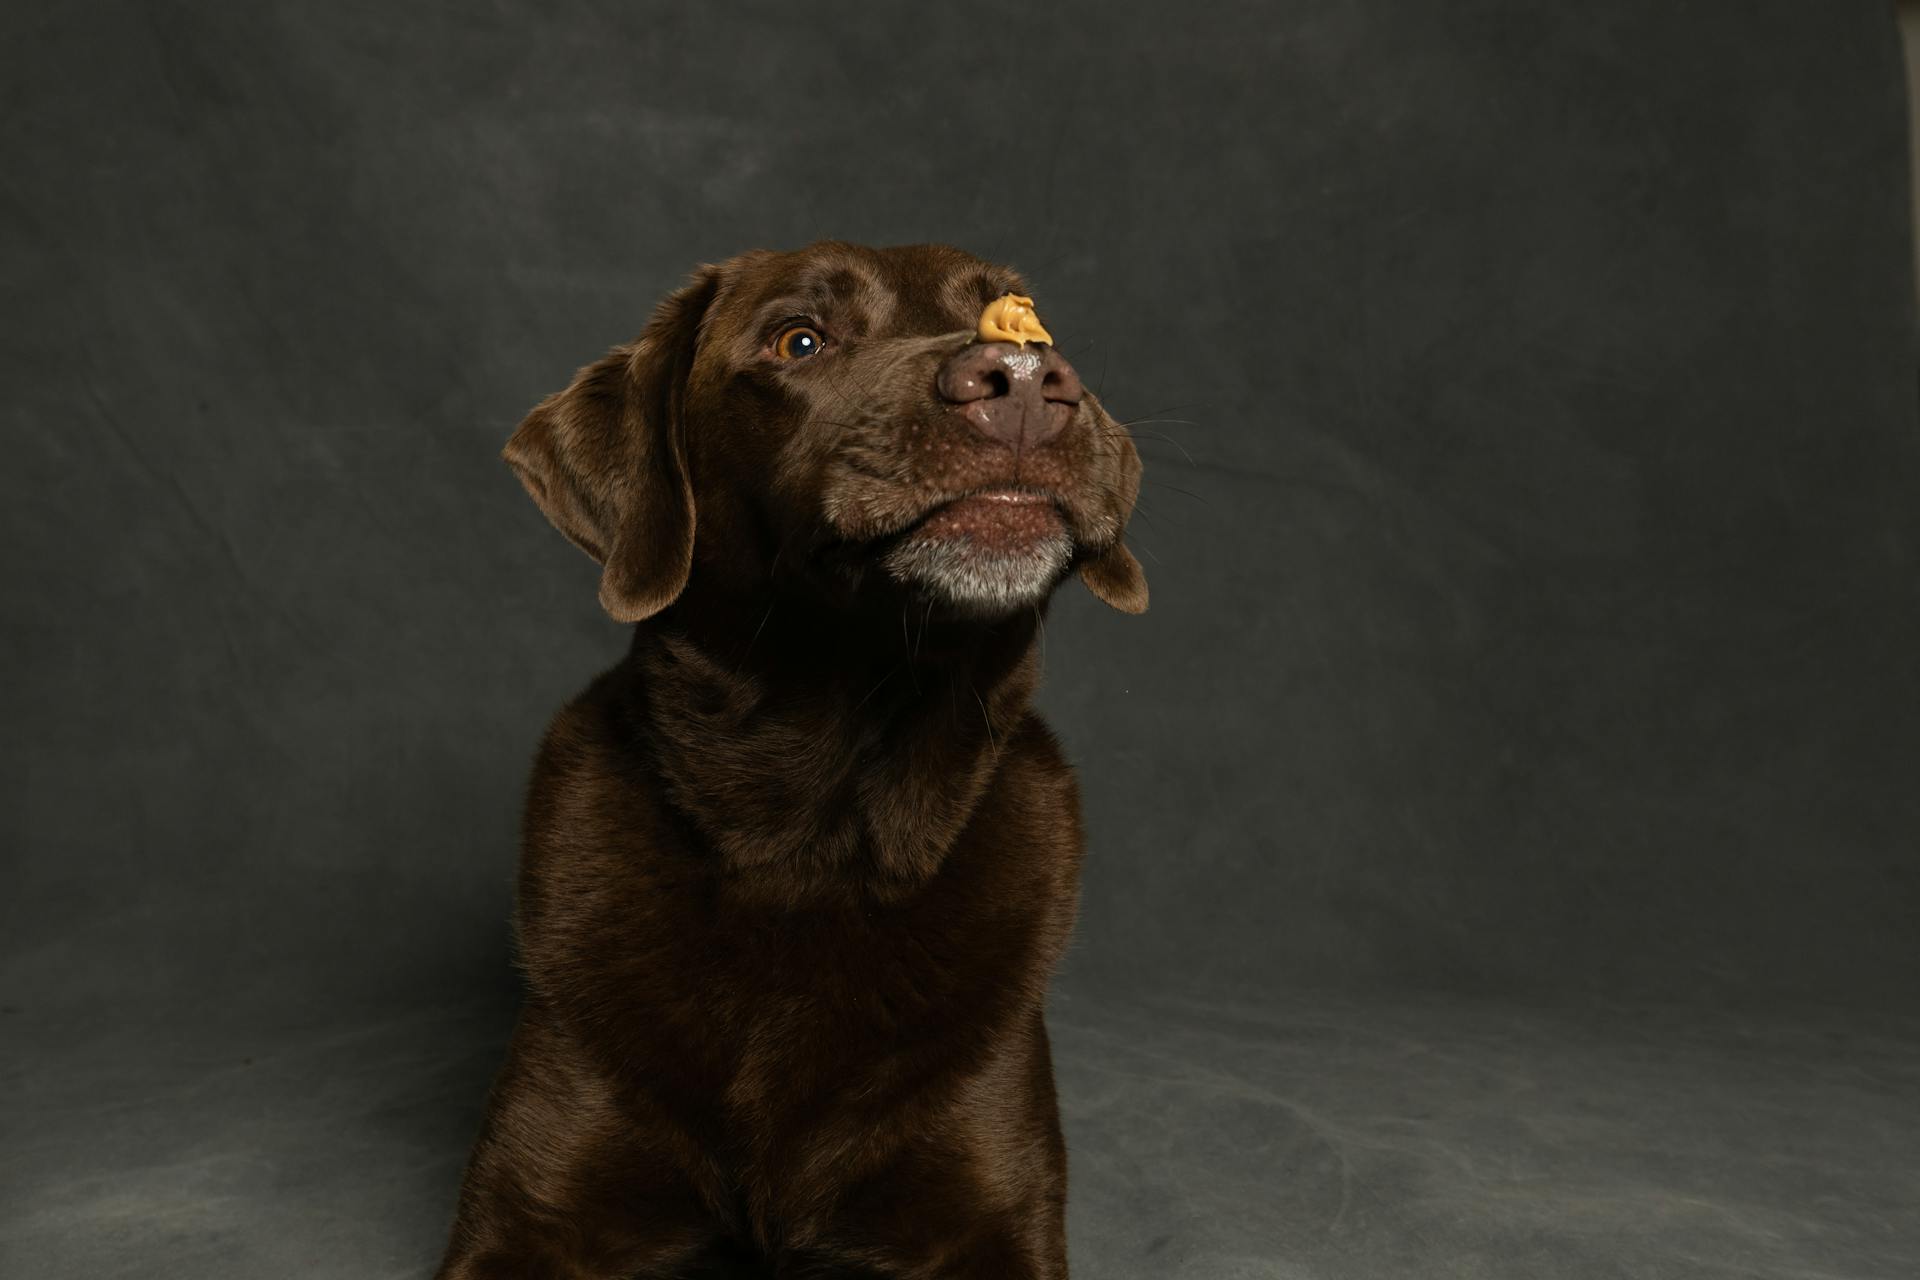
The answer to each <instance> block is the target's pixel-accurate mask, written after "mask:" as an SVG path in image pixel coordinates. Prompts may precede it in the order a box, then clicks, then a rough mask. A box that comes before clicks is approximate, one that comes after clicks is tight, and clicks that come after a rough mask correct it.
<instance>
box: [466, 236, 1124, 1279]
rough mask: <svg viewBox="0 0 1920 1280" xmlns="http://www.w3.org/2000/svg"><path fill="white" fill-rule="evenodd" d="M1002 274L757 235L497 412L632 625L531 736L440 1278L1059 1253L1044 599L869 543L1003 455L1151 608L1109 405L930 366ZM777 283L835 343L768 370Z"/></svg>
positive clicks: (1039, 1273)
mask: <svg viewBox="0 0 1920 1280" xmlns="http://www.w3.org/2000/svg"><path fill="white" fill-rule="evenodd" d="M1018 284H1019V282H1018V279H1017V277H1014V276H1012V275H1011V273H1008V272H1005V271H1003V270H1000V269H998V268H993V267H990V266H988V265H987V264H984V263H980V262H978V261H977V260H975V259H973V258H970V257H968V256H967V255H964V254H961V253H958V252H957V251H954V250H948V249H941V248H937V247H916V248H911V249H900V250H868V249H861V248H857V247H855V246H847V245H820V246H814V247H812V248H810V249H808V250H803V251H800V252H799V253H795V254H754V255H748V256H746V257H743V258H741V259H736V260H735V261H733V262H731V263H728V264H725V265H723V266H721V267H718V268H708V269H705V270H704V271H703V272H701V273H700V275H698V276H697V277H696V279H695V281H694V283H693V284H692V285H690V286H689V287H688V288H687V289H685V290H682V291H681V292H680V293H678V294H676V295H675V296H674V297H673V298H670V299H669V300H668V301H667V302H666V303H665V304H663V306H662V308H661V310H660V312H659V313H658V314H657V315H656V317H655V319H654V322H653V323H652V324H651V325H650V326H649V328H648V330H647V332H646V334H644V335H643V336H642V338H641V339H640V340H639V341H638V342H636V343H635V344H633V345H632V346H630V347H626V348H620V349H617V350H616V352H615V353H613V355H611V356H609V357H608V358H607V359H606V360H603V361H601V362H599V363H598V364H596V365H593V366H589V367H588V368H587V369H585V370H582V371H581V374H580V376H579V377H578V378H577V379H576V381H575V383H574V384H573V385H572V386H571V387H569V388H568V390H567V391H565V392H562V393H560V394H559V395H557V396H554V397H551V398H550V399H549V400H548V401H546V402H544V403H543V404H542V405H541V406H540V407H539V408H537V409H536V410H535V411H534V413H533V415H531V416H530V417H529V418H528V420H527V422H526V423H525V424H523V426H522V427H521V429H520V431H519V432H518V433H516V436H515V439H514V443H513V444H512V445H510V446H509V450H508V457H509V460H510V461H511V462H513V463H514V465H515V467H516V469H517V470H518V471H520V473H521V474H522V478H523V479H524V480H525V481H526V482H527V486H528V488H529V491H530V492H532V493H533V495H534V496H535V498H536V500H538V501H539V502H540V504H541V506H542V508H543V509H545V510H546V511H547V513H548V514H549V516H550V517H551V518H552V519H553V520H554V523H555V524H556V525H558V526H559V527H560V528H561V530H562V531H563V532H565V533H567V535H568V536H569V537H570V538H572V539H573V540H574V541H575V542H576V543H577V544H579V545H581V546H582V547H583V548H584V549H586V550H587V551H588V552H589V553H590V554H592V555H593V556H594V557H595V558H596V559H597V560H599V561H600V562H601V563H602V564H603V565H605V566H606V572H605V576H604V578H603V583H602V592H601V598H602V600H603V602H604V603H605V604H606V605H607V607H608V609H609V611H610V612H612V613H614V614H615V615H616V616H617V617H622V618H627V619H630V620H634V621H637V622H638V623H639V625H638V626H636V628H635V634H634V640H633V645H632V649H631V651H630V653H629V655H628V657H627V659H626V660H625V661H624V662H622V663H621V664H620V665H619V666H617V667H615V668H614V669H613V670H612V671H610V672H608V673H607V674H606V675H604V676H602V677H601V678H600V679H599V680H597V681H596V682H594V684H593V685H592V686H591V687H590V688H589V689H588V690H587V691H586V692H585V693H584V694H583V695H581V696H580V697H579V698H577V699H575V700H574V701H573V702H572V703H571V704H569V705H568V706H567V707H566V708H565V709H564V710H563V711H562V712H561V713H560V715H559V717H558V718H557V719H556V720H555V721H554V723H553V725H552V727H551V729H550V730H549V731H548V734H547V737H546V740H545V742H544V744H543V745H542V747H541V750H540V754H539V758H538V761H537V763H536V765H535V768H534V774H533V780H532V785H531V788H530V791H529V796H528V803H527V810H526V823H525V832H524V841H525V843H524V853H523V859H522V868H521V877H520V893H519V906H518V921H517V924H518V938H519V946H520V954H521V957H522V962H523V964H524V968H525V972H526V979H527V988H528V990H527V997H526V1003H525V1006H524V1009H523V1012H522V1015H521V1018H520V1022H519V1025H518V1027H517V1029H516V1031H515V1033H514V1038H513V1043H512V1046H511V1049H510V1051H509V1055H508V1059H507V1063H506V1065H505V1067H504V1069H503V1070H502V1072H501V1074H500V1077H499V1079H498V1082H497V1083H496V1085H495V1088H494V1091H493V1095H492V1097H491V1099H490V1102H489V1107H488V1113H487V1117H486V1121H485V1124H484V1127H483V1130H482V1132H481V1135H480V1138H479V1141H478V1143H477V1145H476V1147H475V1150H474V1153H473V1156H472V1160H471V1163H470V1166H469V1168H468V1172H467V1175H466V1180H465V1184H464V1186H463V1189H462V1195H461V1201H460V1206H459V1211H458V1217H457V1221H456V1223H455V1226H454V1230H453V1238H452V1242H451V1244H450V1247H449V1249H448V1252H447V1256H446V1260H445V1262H444V1263H443V1264H442V1266H441V1269H440V1272H439V1275H440V1276H441V1277H444V1278H446V1280H474V1278H477V1277H509V1276H511V1277H516V1278H526V1277H579V1278H586V1277H640V1276H645V1277H694V1276H740V1277H745V1276H762V1277H771V1276H780V1277H801V1276H847V1277H881V1276H886V1277H936V1276H938V1277H980V1278H982V1280H985V1278H986V1277H994V1278H996V1280H1017V1278H1020V1277H1048V1278H1057V1277H1063V1276H1065V1275H1066V1274H1067V1262H1066V1242H1065V1233H1064V1225H1063V1214H1064V1209H1065V1201H1066V1159H1065V1151H1064V1147H1063V1144H1062V1141H1061V1132H1060V1125H1059V1120H1058V1115H1057V1110H1056V1105H1055V1099H1054V1088H1053V1077H1052V1069H1051V1064H1050V1061H1049V1056H1048V1045H1047V1033H1046V1027H1045V1023H1044V1021H1043V1007H1044V1001H1045V995H1046V987H1047V982H1048V979H1049V975H1050V974H1051V972H1052V969H1053V967H1054V965H1055V963H1056V961H1057V960H1058V959H1059V956H1060V953H1061V950H1062V948H1063V947H1064V946H1065V944H1066V941H1067V937H1068V934H1069V932H1070V930H1071V927H1072V923H1073V916H1074V910H1075V903H1076V900H1077V894H1078V872H1079V864H1080V858H1081V841H1080V831H1079V813H1078V800H1077V795H1076V790H1075V785H1074V781H1073V777H1072V773H1071V771H1070V770H1069V768H1068V766H1067V764H1066V762H1065V760H1064V759H1063V757H1062V754H1061V751H1060V748H1059V746H1058V744H1057V743H1056V742H1055V741H1054V739H1053V737H1052V736H1051V735H1050V734H1049V732H1048V731H1047V729H1046V728H1045V727H1044V726H1043V725H1042V724H1041V722H1040V721H1039V719H1038V718H1037V717H1036V716H1035V714H1034V713H1033V711H1032V710H1031V708H1030V705H1029V699H1030V696H1031V694H1032V691H1033V688H1034V683H1035V680H1036V678H1037V674H1038V672H1037V658H1036V648H1035V644H1034V641H1035V637H1036V630H1037V628H1038V627H1039V626H1040V625H1041V616H1042V612H1043V610H1044V593H1043V594H1042V595H1041V597H1040V598H1038V599H1037V600H1036V601H1035V602H1034V603H1032V604H1031V605H1030V606H1028V607H1022V608H1017V609H1013V608H1010V609H1007V610H1004V611H1002V612H1001V613H1000V614H998V615H997V616H982V615H981V614H980V612H979V611H978V610H977V609H956V608H951V607H949V602H946V601H943V600H942V599H941V598H940V595H939V593H938V592H937V591H933V592H929V591H927V590H922V589H914V588H913V587H911V586H909V585H906V584H903V583H901V582H898V581H894V580H892V579H890V578H889V577H888V576H887V575H886V574H885V573H884V572H881V571H880V570H879V569H878V568H877V567H876V565H877V563H878V562H879V560H880V558H881V557H882V556H883V554H884V552H885V550H886V548H887V547H888V546H891V545H894V544H896V543H897V540H898V539H900V538H901V537H905V536H911V531H912V529H913V528H914V527H915V526H916V524H917V523H918V522H920V521H921V520H923V519H924V517H925V516H926V515H927V513H928V512H929V511H932V510H935V509H937V508H938V507H939V506H940V505H941V504H942V503H943V502H945V501H947V500H949V499H951V498H952V497H953V495H955V494H960V493H966V492H970V491H976V490H978V489H979V488H980V487H981V486H983V485H993V484H1013V485H1017V486H1020V487H1022V488H1023V489H1044V490H1045V491H1046V492H1047V493H1049V494H1050V495H1052V496H1053V499H1054V500H1055V501H1056V502H1057V504H1058V508H1059V511H1060V518H1061V520H1062V521H1063V522H1064V524H1065V526H1066V527H1067V528H1068V529H1069V530H1070V531H1071V533H1072V537H1073V546H1074V551H1073V556H1072V562H1071V566H1070V567H1071V569H1073V570H1077V571H1078V572H1079V573H1080V574H1081V575H1082V576H1083V578H1085V579H1086V580H1087V582H1088V585H1089V587H1090V588H1092V589H1093V590H1094V591H1095V592H1096V594H1098V595H1100V596H1101V597H1102V598H1105V599H1107V600H1108V601H1109V602H1110V603H1114V604H1116V606H1117V607H1122V608H1127V609H1130V610H1132V611H1137V610H1138V609H1139V608H1141V607H1144V603H1145V583H1144V580H1143V579H1142V578H1141V577H1140V574H1139V567H1138V565H1137V564H1136V563H1135V562H1134V561H1133V559H1132V557H1131V556H1130V555H1128V554H1127V553H1126V550H1125V548H1124V546H1122V545H1121V544H1120V542H1119V537H1120V533H1121V531H1122V529H1123V528H1124V525H1125V521H1126V517H1127V515H1128V513H1129V512H1130V510H1131V506H1132V501H1133V495H1134V492H1135V490H1136V488H1137V483H1138V460H1137V457H1136V456H1135V455H1134V453H1133V449H1132V446H1131V444H1130V443H1129V442H1127V441H1126V438H1125V433H1124V431H1122V430H1121V429H1120V428H1119V427H1118V426H1117V425H1116V424H1114V423H1113V422H1112V420H1111V419H1110V418H1108V417H1107V416H1106V414H1105V413H1104V411H1103V410H1102V409H1100V407H1099V406H1098V403H1097V401H1095V400H1094V399H1093V398H1092V397H1091V396H1089V397H1088V398H1087V401H1086V403H1085V404H1083V405H1082V406H1080V407H1079V409H1078V410H1076V412H1075V415H1074V418H1073V421H1072V422H1071V423H1070V425H1069V427H1068V429H1067V430H1065V431H1062V432H1061V433H1060V434H1059V436H1058V437H1057V438H1054V439H1052V440H1050V441H1049V442H1048V443H1047V445H1046V446H1045V448H1044V449H1043V450H1039V451H1036V452H1031V453H1028V454H1027V455H1025V456H1022V455H1021V454H1020V453H1019V451H1018V450H1010V449H1009V448H1008V447H1007V446H1006V445H1005V444H1004V443H1003V442H1000V441H996V440H993V439H990V438H988V437H986V436H984V435H980V434H979V433H977V432H971V431H970V429H969V428H968V427H967V425H966V423H965V421H963V420H961V419H960V418H959V416H958V415H957V414H954V413H951V412H949V408H950V406H945V405H943V404H941V403H940V402H939V399H938V397H937V396H936V395H934V394H933V393H932V392H931V390H930V388H931V386H932V383H933V376H932V375H933V370H934V369H935V367H936V365H937V363H938V362H939V361H940V360H941V359H944V358H948V357H949V356H950V355H951V353H952V352H954V351H956V350H958V349H959V348H960V347H961V346H962V345H963V344H964V343H965V342H967V341H968V340H969V337H968V335H967V334H966V333H965V332H964V330H965V329H967V328H968V327H969V326H970V325H971V322H972V317H973V316H974V315H977V313H978V308H979V307H980V306H981V305H982V304H983V302H984V301H985V300H987V299H989V298H991V297H993V296H997V294H998V293H1000V292H1007V291H1012V290H1013V289H1014V288H1015V287H1016V286H1018ZM1022 291H1024V290H1022ZM795 296H801V297H805V298H808V299H811V301H810V302H809V310H808V312H807V313H806V314H808V315H810V316H812V315H818V316H820V317H821V318H820V320H819V323H820V324H821V325H822V328H823V332H829V333H830V334H831V338H830V340H831V342H832V343H833V344H834V350H833V351H831V352H829V353H828V354H823V355H821V356H819V357H816V358H815V359H817V360H819V361H822V362H825V361H827V360H828V359H829V357H830V356H831V357H833V358H837V359H839V360H840V361H841V363H840V364H839V365H837V366H836V365H832V364H827V363H822V364H820V365H818V366H816V367H813V368H809V369H805V370H802V369H798V368H790V367H787V366H785V365H783V364H780V363H778V362H771V363H770V362H769V360H768V358H767V356H766V348H765V341H766V329H767V326H768V324H770V323H773V324H777V323H780V319H779V317H778V316H775V317H774V319H773V320H772V321H769V320H767V318H766V316H767V314H768V309H769V307H771V309H772V310H773V311H776V312H777V311H778V310H779V308H780V307H781V306H784V305H787V304H786V302H785V301H782V299H786V298H789V297H795ZM769 299H774V301H771V302H770V301H769ZM969 309H971V310H969ZM916 442H917V445H916ZM936 444H937V445H940V446H943V447H935V445H936ZM1046 585H1047V586H1048V587H1050V586H1051V582H1049V583H1047V584H1046Z"/></svg>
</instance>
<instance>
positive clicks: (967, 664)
mask: <svg viewBox="0 0 1920 1280" xmlns="http://www.w3.org/2000/svg"><path fill="white" fill-rule="evenodd" d="M914 612H916V611H911V610H909V611H908V613H909V614H912V613H914ZM750 616H751V615H750V613H742V612H741V611H738V610H731V609H730V610H720V611H712V610H705V611H703V610H700V609H697V608H680V607H676V608H674V609H671V610H669V611H668V612H667V613H665V614H662V615H661V616H660V617H659V618H658V619H656V620H654V621H653V622H650V623H646V624H642V625H641V626H640V627H639V628H637V630H636V635H635V638H634V644H633V649H632V652H631V654H630V655H629V658H628V663H629V667H630V669H631V670H632V672H633V674H634V676H635V677H636V680H635V702H636V704H637V710H638V711H639V713H640V715H641V717H642V725H643V732H644V733H645V736H646V738H647V746H648V748H649V749H650V750H651V752H652V753H653V756H654V759H655V761H656V764H657V767H658V769H659V773H660V776H661V778H662V781H663V784H664V786H665V789H666V800H667V802H668V803H669V804H670V805H671V806H672V807H673V808H674V809H675V810H676V811H677V812H678V813H679V815H680V816H681V817H682V818H683V819H684V820H685V821H686V822H687V823H688V824H689V825H690V826H691V827H692V828H693V829H694V831H696V832H697V833H698V834H699V835H700V836H701V837H702V838H703V839H702V843H704V844H705V846H706V847H707V849H708V850H709V852H710V855H711V856H712V857H713V858H714V860H715V864H716V868H717V870H718V871H719V872H720V873H721V874H722V875H723V876H725V877H726V878H727V882H728V884H729V886H730V887H731V888H733V889H735V890H737V891H738V892H741V893H743V894H749V895H752V896H756V897H761V898H771V899H773V900H776V901H780V902H784V903H787V904H789V905H793V906H801V905H806V904H808V903H816V902H819V901H821V900H822V899H823V898H835V899H842V900H844V899H847V898H848V897H863V896H864V897H869V898H876V899H880V900H890V899H897V898H899V897H901V896H904V895H907V894H910V893H912V892H913V891H914V890H915V889H917V888H918V887H919V886H921V885H923V884H925V883H926V882H927V881H928V880H929V879H930V878H931V877H932V876H933V875H934V874H935V872H937V871H938V870H939V868H940V865H941V862H942V861H943V859H944V858H945V857H946V854H947V852H948V850H949V849H950V848H951V847H952V845H953V842H954V841H955V839H956V838H957V837H958V836H959V835H960V833H961V832H962V831H963V830H964V829H965V827H966V824H967V821H968V819H969V818H970V817H971V815H972V814H973V811H974V809H975V807H976V805H977V804H978V803H979V800H980V797H981V795H982V793H983V792H984V790H985V788H986V787H987V786H988V784H989V783H990V782H991V780H992V778H993V775H994V772H995V770H996V768H997V767H998V764H999V760H1000V756H1001V753H1002V752H1003V751H1004V750H1005V749H1006V746H1007V743H1008V739H1009V737H1010V736H1011V735H1013V734H1014V733H1015V732H1016V731H1018V730H1019V728H1020V727H1021V724H1022V722H1023V720H1024V719H1025V718H1026V716H1027V714H1028V708H1029V701H1030V699H1031V696H1032V693H1033V690H1034V687H1035V685H1036V683H1037V681H1038V676H1039V663H1038V657H1037V653H1036V646H1035V644H1034V639H1035V634H1036V629H1037V627H1038V626H1039V625H1040V623H1041V618H1040V614H1039V612H1038V611H1037V610H1029V611H1027V612H1026V613H1025V614H1023V615H1021V616H1018V617H1015V618H1011V619H1007V620H1004V621H999V622H995V623H992V624H985V623H947V624H941V623H939V622H927V621H925V620H922V621H920V622H919V624H918V625H916V624H915V619H914V618H913V617H911V616H907V617H905V618H904V620H902V619H899V618H895V619H890V620H889V621H890V622H897V623H898V626H899V629H898V630H897V631H894V630H892V627H891V625H883V626H882V627H881V628H880V629H878V630H877V631H876V627H875V626H874V625H872V624H874V623H875V622H876V621H877V620H876V619H875V618H873V617H872V616H867V617H865V618H864V619H861V618H856V619H849V618H847V617H845V616H844V615H836V614H831V613H828V614H811V615H810V614H808V613H806V612H804V611H792V610H782V609H773V610H772V611H771V612H769V613H767V614H765V615H763V616H762V617H761V619H760V621H759V625H758V626H757V627H752V628H749V627H747V626H743V625H742V623H743V621H744V619H746V618H747V617H750ZM863 622H864V623H866V624H868V625H862V623H863Z"/></svg>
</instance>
